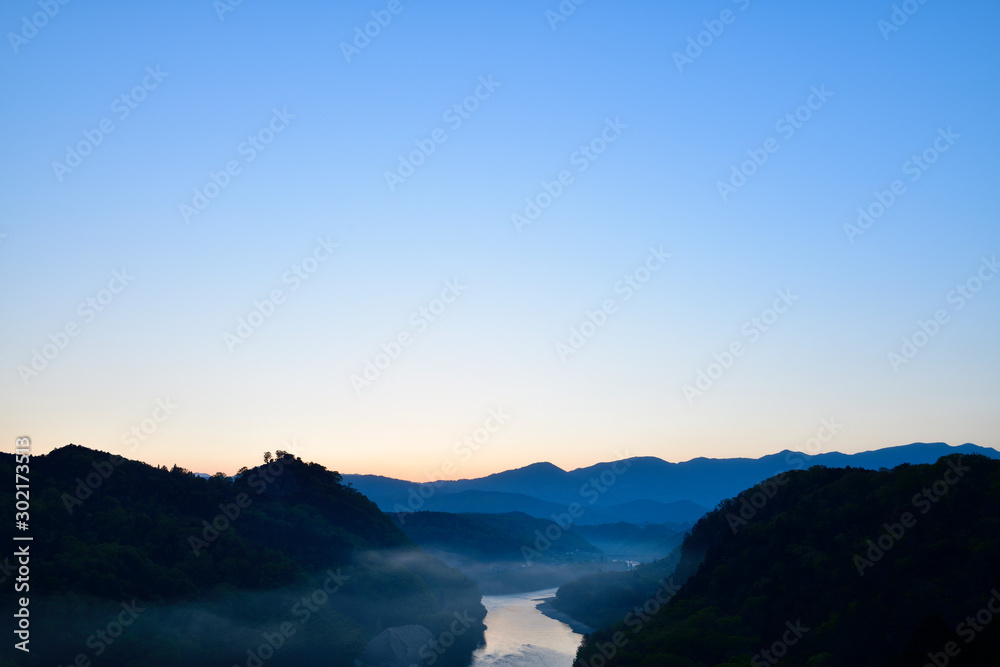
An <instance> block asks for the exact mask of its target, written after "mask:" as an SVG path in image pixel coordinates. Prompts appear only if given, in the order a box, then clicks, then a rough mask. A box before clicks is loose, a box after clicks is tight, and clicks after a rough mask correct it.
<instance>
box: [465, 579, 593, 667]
mask: <svg viewBox="0 0 1000 667" xmlns="http://www.w3.org/2000/svg"><path fill="white" fill-rule="evenodd" d="M555 592H556V589H554V588H550V589H547V590H543V591H534V592H531V593H516V594H513V595H484V596H483V605H484V606H485V607H486V612H487V613H486V621H485V622H486V646H484V647H483V648H480V649H479V650H478V651H476V652H475V653H474V654H473V655H472V663H471V667H501V666H502V667H570V665H572V664H573V658H574V657H576V649H577V648H578V647H579V646H580V640H581V639H583V636H582V635H579V634H577V633H575V632H573V630H571V629H570V627H569V626H568V625H566V624H565V623H562V622H560V621H557V620H555V619H552V618H549V617H548V616H545V615H544V614H542V613H541V612H540V611H538V610H537V609H536V608H535V605H537V604H538V600H539V598H547V597H552V596H553V595H555Z"/></svg>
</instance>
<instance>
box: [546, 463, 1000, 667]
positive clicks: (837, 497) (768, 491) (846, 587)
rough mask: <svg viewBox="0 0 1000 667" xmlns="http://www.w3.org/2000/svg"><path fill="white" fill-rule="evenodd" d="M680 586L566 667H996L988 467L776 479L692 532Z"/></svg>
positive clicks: (999, 467)
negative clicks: (577, 666)
mask: <svg viewBox="0 0 1000 667" xmlns="http://www.w3.org/2000/svg"><path fill="white" fill-rule="evenodd" d="M685 581H686V583H684V585H683V586H682V587H679V588H678V587H676V586H675V585H669V584H670V582H667V583H668V586H666V587H664V586H659V587H657V588H656V589H648V590H647V592H646V599H645V600H644V601H643V602H642V603H640V604H637V605H636V607H635V608H633V610H631V611H629V612H627V614H626V615H624V616H623V617H621V618H620V619H619V620H618V621H617V623H616V624H614V625H611V626H608V627H605V628H604V629H602V630H599V631H598V632H596V633H594V634H593V635H591V636H589V637H588V638H587V640H586V642H585V644H584V646H583V647H582V648H581V649H580V652H579V655H578V663H579V664H583V665H595V666H596V665H604V664H607V665H628V666H629V667H633V666H650V667H653V666H655V667H673V666H676V667H680V666H684V667H701V666H704V667H714V666H716V665H726V666H729V667H735V666H737V665H740V666H748V665H753V666H754V667H756V666H758V665H770V664H775V663H777V662H778V661H779V659H780V664H781V665H789V666H794V665H803V666H808V667H834V666H840V665H852V666H853V665H861V666H864V665H884V666H891V667H897V666H899V667H902V666H904V665H910V666H919V665H923V664H927V663H930V664H940V665H944V664H948V665H951V666H958V667H961V666H965V665H968V666H972V665H976V666H979V665H993V664H997V663H996V659H997V656H998V655H1000V632H998V631H1000V621H998V620H994V619H993V617H994V614H995V612H996V611H997V610H1000V593H998V592H997V591H998V588H1000V462H998V461H995V460H992V459H989V458H986V457H982V456H975V455H972V456H957V455H956V456H948V457H943V458H942V459H940V460H939V461H938V462H937V463H935V464H933V465H928V464H925V465H906V464H904V465H901V466H898V467H896V468H894V469H893V470H891V471H890V470H885V469H883V470H879V471H870V470H861V469H856V468H842V469H829V468H823V467H813V468H810V469H809V470H806V471H794V472H791V473H788V474H786V475H785V476H778V477H776V478H772V479H771V480H768V481H767V482H765V483H763V484H761V485H758V486H756V487H753V488H751V489H748V490H747V491H745V492H744V493H742V494H740V496H738V497H737V498H733V499H729V500H726V501H724V502H723V503H721V504H720V505H719V507H718V508H717V509H716V510H714V511H713V512H711V513H710V514H708V515H706V516H705V517H703V518H702V519H701V520H700V521H699V522H698V523H697V524H696V525H695V527H694V528H693V530H692V532H691V534H690V535H689V536H688V537H687V538H686V540H685V542H684V545H683V547H682V555H681V559H680V565H679V566H678V571H677V573H676V575H675V579H674V582H673V584H677V583H681V582H685ZM562 596H563V592H562V591H561V592H560V597H562ZM990 605H992V609H990ZM991 620H992V621H993V622H992V624H991V623H990V622H989V621H991ZM933 659H937V660H938V662H937V663H934V662H933Z"/></svg>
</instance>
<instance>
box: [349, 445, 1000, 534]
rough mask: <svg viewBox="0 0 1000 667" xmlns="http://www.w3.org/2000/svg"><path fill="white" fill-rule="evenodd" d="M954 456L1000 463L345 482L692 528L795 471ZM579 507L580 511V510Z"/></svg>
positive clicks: (860, 457)
mask: <svg viewBox="0 0 1000 667" xmlns="http://www.w3.org/2000/svg"><path fill="white" fill-rule="evenodd" d="M948 454H981V455H983V456H987V457H989V458H993V459H1000V452H998V451H997V450H995V449H991V448H988V447H979V446H977V445H973V444H964V445H960V446H958V447H951V446H949V445H947V444H945V443H941V442H937V443H914V444H910V445H902V446H899V447H887V448H884V449H877V450H874V451H868V452H861V453H858V454H842V453H839V452H830V453H826V454H817V455H815V456H810V455H808V454H804V453H802V452H793V451H790V450H784V451H781V452H778V453H777V454H770V455H767V456H763V457H761V458H758V459H749V458H736V459H709V458H696V459H692V460H690V461H684V462H682V463H670V462H668V461H664V460H662V459H659V458H655V457H651V456H647V457H633V458H629V459H623V460H621V461H611V462H607V463H598V464H596V465H593V466H589V467H586V468H578V469H576V470H570V471H566V470H563V469H562V468H559V467H558V466H555V465H553V464H551V463H535V464H532V465H529V466H525V467H523V468H517V469H515V470H507V471H505V472H500V473H496V474H493V475H489V476H487V477H481V478H479V479H463V480H454V481H441V482H434V483H429V482H428V483H424V484H418V483H415V482H409V481H405V480H399V479H392V478H390V477H382V476H378V475H344V476H343V478H344V482H345V483H349V484H351V485H353V486H354V488H356V489H358V490H359V491H361V492H362V493H363V494H365V495H366V496H368V497H369V498H370V499H372V500H373V501H374V502H375V503H376V504H377V505H378V506H379V508H381V509H382V510H383V511H385V512H405V511H420V510H431V511H436V512H479V513H504V512H524V513H525V514H528V515H529V516H534V517H539V518H552V517H553V515H557V516H558V515H561V514H565V513H566V512H568V511H569V510H570V509H571V508H573V509H576V511H578V512H580V514H579V516H576V517H574V523H575V524H578V525H596V524H605V523H616V522H619V521H624V522H627V523H691V522H694V521H696V520H697V519H698V518H699V517H700V516H702V515H703V514H705V513H706V512H707V511H708V510H709V509H711V508H714V507H715V506H716V505H718V504H719V502H721V501H722V500H724V499H726V498H730V497H732V496H735V495H736V494H738V493H739V492H741V491H743V490H744V489H746V488H748V487H750V486H753V485H755V484H757V483H759V482H761V481H763V480H765V479H767V478H769V477H772V476H774V475H776V474H778V473H780V472H785V471H788V470H797V469H804V468H810V467H812V466H817V465H819V466H826V467H829V468H844V467H854V468H865V469H869V470H878V469H880V468H894V467H896V466H898V465H900V464H903V463H909V464H922V463H933V462H935V461H937V460H938V459H939V458H940V457H942V456H947V455H948ZM574 504H575V506H574Z"/></svg>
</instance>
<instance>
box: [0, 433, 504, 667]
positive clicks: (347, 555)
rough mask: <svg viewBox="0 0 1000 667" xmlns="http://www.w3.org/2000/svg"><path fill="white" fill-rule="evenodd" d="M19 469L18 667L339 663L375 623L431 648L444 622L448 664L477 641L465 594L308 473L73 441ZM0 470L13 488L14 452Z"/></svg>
mask: <svg viewBox="0 0 1000 667" xmlns="http://www.w3.org/2000/svg"><path fill="white" fill-rule="evenodd" d="M30 465H31V472H30V478H31V490H32V496H31V511H30V514H31V523H30V525H31V534H32V535H33V537H34V540H33V542H32V543H31V547H30V548H31V555H32V558H31V584H30V586H31V587H30V592H29V594H30V610H31V628H32V635H31V654H30V656H28V655H25V656H24V659H22V660H19V662H18V663H17V664H18V665H36V664H37V665H45V666H46V667H48V666H51V665H55V664H58V665H63V664H71V663H73V662H74V661H75V660H79V658H78V656H80V655H83V656H84V658H85V659H87V660H94V661H95V662H94V664H97V662H96V661H97V660H98V658H99V661H100V664H101V665H135V664H142V665H177V664H186V665H233V664H239V665H245V664H248V663H253V662H254V660H259V659H261V658H262V657H263V658H264V659H266V660H267V664H268V665H339V664H344V665H347V664H352V661H353V659H354V658H355V657H356V656H358V655H360V653H361V652H362V651H363V650H364V648H365V645H366V642H367V641H368V640H369V639H371V638H372V637H373V636H375V635H376V634H378V633H379V632H381V631H382V630H383V629H385V628H388V627H392V626H397V625H408V624H419V625H423V626H425V627H427V628H428V629H429V630H430V631H431V633H432V634H433V635H434V636H435V637H438V636H440V635H441V633H444V632H448V631H449V629H450V631H452V632H454V630H455V628H456V618H459V619H462V623H459V624H458V625H459V626H460V630H461V632H460V633H457V636H456V637H455V638H454V646H452V647H451V648H449V649H448V650H447V651H446V652H443V653H442V654H441V655H438V656H437V659H436V663H437V664H443V665H449V664H455V665H459V664H463V662H464V660H466V659H467V658H468V655H469V654H470V652H471V650H472V649H473V647H474V646H475V645H476V644H477V643H478V642H479V641H481V639H482V631H483V626H482V623H481V620H482V618H483V616H484V615H485V609H484V608H483V607H482V604H481V601H480V592H479V590H478V588H477V587H476V585H475V584H474V583H473V582H472V581H471V580H469V579H468V578H467V577H465V576H464V575H462V574H461V573H459V572H458V571H456V570H454V569H452V568H450V567H448V566H446V565H445V564H444V563H442V562H441V561H439V560H437V559H435V558H432V557H430V556H428V555H427V554H425V553H424V552H423V551H422V550H420V549H419V548H418V547H416V546H415V545H414V544H413V543H412V542H411V541H410V540H409V539H408V538H407V537H406V536H405V535H404V534H403V533H402V532H400V531H399V530H398V528H397V527H396V526H395V525H394V524H393V523H392V521H391V520H390V519H389V518H388V517H387V516H386V515H384V514H383V513H382V512H380V511H379V510H378V508H377V507H376V506H375V505H374V503H372V502H370V501H369V500H368V499H367V498H365V497H364V496H363V495H362V494H361V493H359V492H358V491H356V490H354V489H351V488H348V487H346V486H344V485H342V484H341V478H340V475H339V474H338V473H336V472H332V471H328V470H326V469H325V468H324V467H323V466H321V465H319V464H316V463H305V462H303V461H301V460H300V459H297V458H295V457H293V456H291V455H289V454H286V453H284V452H280V453H279V456H278V457H277V458H276V459H274V460H271V461H270V462H269V463H268V464H266V465H262V466H258V467H255V468H251V469H243V470H242V471H241V473H240V474H239V475H237V476H236V477H235V478H234V479H230V478H228V477H225V476H221V475H219V476H216V477H213V478H208V479H206V478H203V477H199V476H195V475H193V474H191V473H189V472H187V471H185V470H183V469H181V468H178V467H176V466H175V467H174V468H173V469H172V470H167V469H166V468H155V467H152V466H149V465H146V464H144V463H139V462H136V461H129V460H126V459H122V458H119V457H112V456H111V455H108V454H106V453H103V452H97V451H93V450H90V449H86V448H83V447H78V446H72V445H71V446H68V447H63V448H61V449H58V450H55V451H53V452H52V453H50V454H48V455H46V456H39V457H32V458H31V459H30ZM0 475H3V476H4V478H5V479H13V478H14V457H13V456H12V455H3V456H0ZM12 503H13V497H12V495H11V494H7V495H5V496H3V497H2V499H0V512H2V515H3V516H13V513H14V508H13V507H12ZM13 605H14V600H13V599H11V596H5V598H4V613H6V612H7V610H8V609H11V608H12V607H13ZM123 609H124V610H125V611H123ZM11 613H12V612H11ZM10 617H11V616H9V615H8V616H7V618H10ZM124 621H128V623H127V624H125V622H124ZM117 623H121V624H120V625H119V624H117ZM123 626H124V627H123ZM108 628H110V629H111V630H115V631H117V632H118V635H117V636H112V635H109V634H107V632H105V633H104V634H102V633H101V632H99V631H102V630H107V629H108ZM254 656H256V658H255V657H254ZM267 656H269V657H267Z"/></svg>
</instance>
